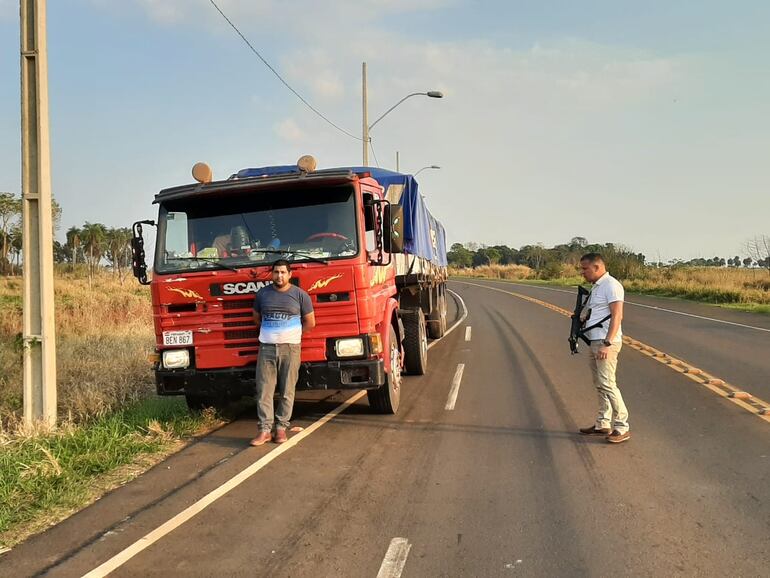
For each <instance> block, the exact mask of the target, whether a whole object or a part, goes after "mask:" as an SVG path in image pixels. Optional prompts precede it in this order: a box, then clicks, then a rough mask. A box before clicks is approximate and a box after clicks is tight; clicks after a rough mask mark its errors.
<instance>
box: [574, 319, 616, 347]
mask: <svg viewBox="0 0 770 578" xmlns="http://www.w3.org/2000/svg"><path fill="white" fill-rule="evenodd" d="M611 317H612V315H607V317H605V318H604V319H602V320H601V321H599V322H598V323H594V324H593V325H591V326H590V327H584V328H582V329H580V331H579V332H578V337H580V338H581V339H582V340H583V341H585V342H586V345H591V340H590V339H588V337H586V335H585V334H586V332H587V331H591V330H592V329H596V328H597V327H601V326H602V325H604V322H605V321H607V319H610V318H611Z"/></svg>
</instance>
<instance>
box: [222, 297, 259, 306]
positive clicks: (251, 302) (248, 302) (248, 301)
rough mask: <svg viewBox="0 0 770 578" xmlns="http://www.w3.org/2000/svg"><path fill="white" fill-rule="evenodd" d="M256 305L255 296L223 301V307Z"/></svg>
mask: <svg viewBox="0 0 770 578" xmlns="http://www.w3.org/2000/svg"><path fill="white" fill-rule="evenodd" d="M253 307H254V298H253V297H252V298H251V299H237V300H235V301H223V302H222V309H252V308H253Z"/></svg>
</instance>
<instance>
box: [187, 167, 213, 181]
mask: <svg viewBox="0 0 770 578" xmlns="http://www.w3.org/2000/svg"><path fill="white" fill-rule="evenodd" d="M192 176H193V178H194V179H195V180H196V181H198V182H199V183H203V184H204V185H205V184H206V183H210V182H211V181H212V179H213V178H214V173H213V172H212V171H211V167H210V166H208V165H207V164H206V163H195V164H194V165H193V168H192Z"/></svg>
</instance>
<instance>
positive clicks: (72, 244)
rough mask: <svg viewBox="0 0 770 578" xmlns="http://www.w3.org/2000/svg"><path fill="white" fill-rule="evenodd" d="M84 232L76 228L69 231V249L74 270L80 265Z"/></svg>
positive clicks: (73, 227)
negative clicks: (79, 258) (79, 256)
mask: <svg viewBox="0 0 770 578" xmlns="http://www.w3.org/2000/svg"><path fill="white" fill-rule="evenodd" d="M82 234H83V232H82V231H81V230H80V229H78V228H77V227H75V226H72V227H70V228H69V229H67V248H68V249H69V250H70V255H71V258H72V270H73V271H74V270H75V266H76V265H77V264H78V252H79V251H80V237H81V235H82Z"/></svg>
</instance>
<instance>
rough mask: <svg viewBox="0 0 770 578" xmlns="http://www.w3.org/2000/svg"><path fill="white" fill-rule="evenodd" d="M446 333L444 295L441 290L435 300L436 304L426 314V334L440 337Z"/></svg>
mask: <svg viewBox="0 0 770 578" xmlns="http://www.w3.org/2000/svg"><path fill="white" fill-rule="evenodd" d="M444 333H446V295H445V294H444V293H443V292H442V293H441V294H440V297H439V298H438V299H437V300H436V306H435V307H434V308H433V311H431V312H430V315H428V335H429V336H430V338H431V339H441V338H442V337H444Z"/></svg>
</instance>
